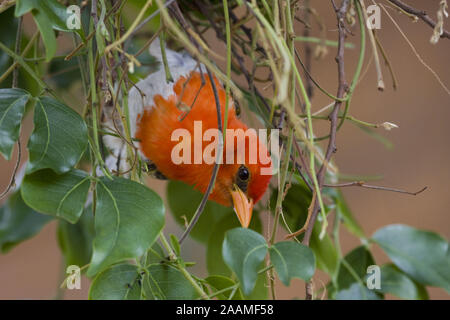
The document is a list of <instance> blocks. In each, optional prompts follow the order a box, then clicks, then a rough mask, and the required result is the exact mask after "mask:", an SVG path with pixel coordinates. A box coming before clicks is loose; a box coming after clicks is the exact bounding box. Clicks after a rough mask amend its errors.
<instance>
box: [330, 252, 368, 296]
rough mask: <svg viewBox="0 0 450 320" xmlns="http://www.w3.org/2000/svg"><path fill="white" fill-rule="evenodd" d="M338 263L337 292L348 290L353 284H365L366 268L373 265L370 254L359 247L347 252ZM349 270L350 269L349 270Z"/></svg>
mask: <svg viewBox="0 0 450 320" xmlns="http://www.w3.org/2000/svg"><path fill="white" fill-rule="evenodd" d="M343 259H345V262H346V263H344V262H342V261H341V263H340V265H339V273H338V276H337V284H338V288H339V290H342V289H347V288H349V287H350V286H351V285H352V284H353V283H354V282H361V283H364V284H365V283H366V276H367V275H368V273H367V268H368V267H369V266H371V265H375V260H374V259H373V257H372V254H371V253H370V251H369V250H367V248H366V247H364V246H359V247H357V248H355V249H353V250H352V251H351V252H349V253H348V254H347V255H346V256H345V257H344V258H343ZM349 268H351V269H350V270H349Z"/></svg>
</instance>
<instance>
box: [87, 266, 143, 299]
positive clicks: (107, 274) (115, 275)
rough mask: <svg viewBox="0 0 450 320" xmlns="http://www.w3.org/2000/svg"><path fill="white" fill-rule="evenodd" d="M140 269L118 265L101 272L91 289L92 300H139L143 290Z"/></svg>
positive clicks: (90, 297) (90, 296)
mask: <svg viewBox="0 0 450 320" xmlns="http://www.w3.org/2000/svg"><path fill="white" fill-rule="evenodd" d="M139 280H140V275H139V271H138V268H137V267H136V266H133V265H130V264H118V265H115V266H112V267H111V268H109V269H106V270H105V271H103V272H100V273H99V274H98V275H97V276H96V277H95V279H94V280H93V281H92V284H91V287H90V289H89V299H90V300H139V299H140V297H141V294H140V293H141V288H140V286H139V283H138V281H139Z"/></svg>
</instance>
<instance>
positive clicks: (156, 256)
mask: <svg viewBox="0 0 450 320" xmlns="http://www.w3.org/2000/svg"><path fill="white" fill-rule="evenodd" d="M166 259H167V254H166V253H165V252H164V250H163V248H162V247H161V245H160V244H159V243H158V242H155V243H154V244H153V245H152V247H151V248H150V249H149V250H148V251H147V254H146V255H144V256H143V257H142V264H143V265H144V266H145V267H147V266H148V265H150V264H155V263H161V262H162V261H163V260H166Z"/></svg>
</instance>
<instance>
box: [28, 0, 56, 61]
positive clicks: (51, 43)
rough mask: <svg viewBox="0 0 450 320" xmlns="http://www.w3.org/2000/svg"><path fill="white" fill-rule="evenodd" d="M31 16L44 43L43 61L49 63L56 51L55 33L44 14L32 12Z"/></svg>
mask: <svg viewBox="0 0 450 320" xmlns="http://www.w3.org/2000/svg"><path fill="white" fill-rule="evenodd" d="M42 2H43V1H42ZM32 14H33V18H34V21H35V22H36V24H37V27H38V29H39V32H40V33H41V37H42V41H43V42H44V46H45V61H46V62H49V61H50V60H51V59H52V58H53V57H54V56H55V53H56V49H57V43H56V36H55V31H53V26H52V22H51V20H49V19H47V17H46V15H45V13H43V12H42V11H33V13H32Z"/></svg>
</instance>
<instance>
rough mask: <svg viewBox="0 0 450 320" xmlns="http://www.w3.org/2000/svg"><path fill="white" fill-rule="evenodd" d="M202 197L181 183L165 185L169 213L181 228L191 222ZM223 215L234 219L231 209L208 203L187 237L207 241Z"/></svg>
mask: <svg viewBox="0 0 450 320" xmlns="http://www.w3.org/2000/svg"><path fill="white" fill-rule="evenodd" d="M202 197H203V195H202V194H201V193H200V192H199V191H197V190H195V189H194V188H192V187H191V186H188V185H186V184H184V183H182V182H179V181H170V182H169V183H168V185H167V200H168V203H169V208H170V211H171V212H172V215H173V217H174V218H175V221H176V222H177V223H178V224H179V225H181V226H183V227H184V226H185V223H186V221H187V222H188V223H189V221H190V220H191V218H192V216H193V215H194V213H195V211H196V210H197V207H198V205H199V204H200V201H201V200H202ZM225 215H233V216H234V217H236V214H235V213H234V211H233V209H231V208H227V207H224V206H221V205H220V204H217V203H215V202H212V201H208V202H207V203H206V206H205V209H204V210H203V213H202V215H201V217H200V219H199V220H198V222H197V224H196V225H195V227H194V228H193V229H192V231H191V233H190V234H189V236H190V237H192V238H194V239H196V240H198V241H201V242H206V241H208V240H209V237H210V235H211V234H212V231H213V226H215V225H216V224H217V223H218V222H219V220H220V219H222V217H224V216H225ZM236 220H237V217H236Z"/></svg>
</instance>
